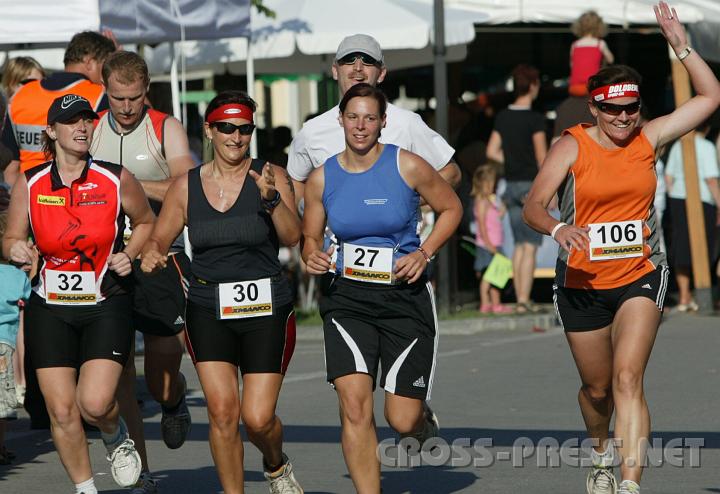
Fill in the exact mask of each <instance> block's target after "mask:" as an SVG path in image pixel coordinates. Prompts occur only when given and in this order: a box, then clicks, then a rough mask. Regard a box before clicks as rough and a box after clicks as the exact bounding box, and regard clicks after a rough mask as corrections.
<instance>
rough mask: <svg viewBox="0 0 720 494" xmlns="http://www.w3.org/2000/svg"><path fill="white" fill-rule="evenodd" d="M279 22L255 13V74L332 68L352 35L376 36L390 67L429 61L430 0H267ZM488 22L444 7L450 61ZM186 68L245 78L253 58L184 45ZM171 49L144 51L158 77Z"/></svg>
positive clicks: (221, 43)
mask: <svg viewBox="0 0 720 494" xmlns="http://www.w3.org/2000/svg"><path fill="white" fill-rule="evenodd" d="M264 5H265V6H267V7H268V8H269V9H271V10H273V11H274V12H275V13H276V17H275V18H274V19H271V18H268V17H266V16H264V15H262V14H259V13H258V12H257V11H256V10H255V9H252V12H251V44H250V51H251V54H252V58H253V59H254V61H255V70H256V71H257V72H264V73H267V72H275V73H310V72H314V73H319V72H325V71H327V70H328V68H329V66H330V62H331V61H332V55H333V54H334V53H335V50H336V49H337V46H338V44H339V43H340V41H341V40H342V39H343V38H344V37H345V36H348V35H349V34H354V33H357V32H363V33H366V34H370V35H372V36H374V37H375V38H376V39H377V40H378V42H379V43H380V45H381V46H382V47H383V52H384V54H385V57H386V63H387V65H388V66H389V67H391V68H393V69H397V68H404V67H412V66H418V65H429V64H431V63H432V40H433V2H432V0H364V1H363V2H362V3H361V4H358V2H356V1H354V0H265V1H264ZM485 19H486V17H485V16H484V15H483V14H482V13H481V12H478V11H477V10H465V9H459V8H453V7H446V8H445V43H446V45H448V46H449V47H450V53H449V58H450V59H452V60H461V59H463V58H464V57H465V45H466V44H467V43H469V42H470V41H472V40H473V39H474V37H475V29H474V26H473V23H474V22H481V21H484V20H485ZM182 48H183V52H184V55H185V57H186V63H187V66H188V67H193V68H197V69H211V70H215V71H221V72H224V71H225V70H226V69H228V70H229V71H230V72H232V73H243V72H244V70H245V64H244V61H245V60H246V59H247V55H248V41H247V39H245V38H235V39H220V40H216V41H201V42H187V43H184V44H183V47H182ZM169 53H170V48H169V47H168V46H167V45H160V46H158V47H157V48H155V49H148V50H146V52H145V56H146V59H147V60H148V64H149V65H150V68H151V71H152V72H154V73H159V72H166V71H167V70H168V69H169V63H168V60H169Z"/></svg>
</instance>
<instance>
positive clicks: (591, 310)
mask: <svg viewBox="0 0 720 494" xmlns="http://www.w3.org/2000/svg"><path fill="white" fill-rule="evenodd" d="M668 274H669V270H668V267H667V266H659V267H658V268H657V269H656V270H655V271H652V272H650V273H648V274H646V275H645V276H643V277H642V278H640V279H637V280H635V281H633V282H632V283H629V284H627V285H624V286H621V287H618V288H609V289H607V290H585V289H578V288H565V287H559V286H557V285H554V286H553V302H554V304H555V311H556V312H557V316H558V319H559V320H560V324H561V325H562V327H563V329H564V330H565V331H570V332H573V331H592V330H594V329H601V328H604V327H606V326H609V325H610V324H612V322H613V319H615V314H616V313H617V311H618V309H620V306H621V305H622V304H623V302H625V301H626V300H629V299H631V298H634V297H645V298H649V299H650V300H652V301H653V302H655V305H656V306H657V308H658V310H659V311H660V312H662V309H663V304H664V303H665V294H666V293H667V286H668Z"/></svg>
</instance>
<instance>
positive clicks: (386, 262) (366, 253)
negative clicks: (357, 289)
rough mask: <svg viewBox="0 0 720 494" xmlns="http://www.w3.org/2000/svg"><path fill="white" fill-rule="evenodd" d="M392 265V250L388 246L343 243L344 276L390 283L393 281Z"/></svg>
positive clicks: (372, 281) (358, 279)
mask: <svg viewBox="0 0 720 494" xmlns="http://www.w3.org/2000/svg"><path fill="white" fill-rule="evenodd" d="M392 265H393V250H392V249H391V248H389V247H364V246H362V245H355V244H349V243H344V244H343V272H342V275H343V277H344V278H348V279H351V280H356V281H364V282H368V283H381V284H384V285H390V284H392V282H393V276H392V274H393V273H392Z"/></svg>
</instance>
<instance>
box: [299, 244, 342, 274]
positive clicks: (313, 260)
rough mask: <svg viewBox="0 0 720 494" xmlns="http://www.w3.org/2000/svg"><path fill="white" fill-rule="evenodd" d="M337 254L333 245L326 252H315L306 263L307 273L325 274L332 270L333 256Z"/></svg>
mask: <svg viewBox="0 0 720 494" xmlns="http://www.w3.org/2000/svg"><path fill="white" fill-rule="evenodd" d="M333 252H335V246H334V245H331V246H330V247H328V250H326V251H325V252H323V251H321V250H316V251H313V252H312V253H311V254H310V256H308V260H307V262H306V263H305V264H306V265H307V272H308V273H310V274H325V273H327V272H328V271H330V268H332V254H333Z"/></svg>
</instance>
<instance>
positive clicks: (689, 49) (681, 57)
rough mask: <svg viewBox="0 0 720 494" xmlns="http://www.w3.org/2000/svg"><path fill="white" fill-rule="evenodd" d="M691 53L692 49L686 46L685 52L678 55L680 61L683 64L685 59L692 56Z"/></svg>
mask: <svg viewBox="0 0 720 494" xmlns="http://www.w3.org/2000/svg"><path fill="white" fill-rule="evenodd" d="M691 53H692V48H690V47H689V46H686V47H685V49H684V50H683V51H681V52H680V53H678V54H677V57H678V60H680V61H681V62H682V61H683V60H685V59H686V58H687V57H688V55H690V54H691Z"/></svg>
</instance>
